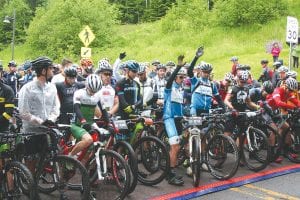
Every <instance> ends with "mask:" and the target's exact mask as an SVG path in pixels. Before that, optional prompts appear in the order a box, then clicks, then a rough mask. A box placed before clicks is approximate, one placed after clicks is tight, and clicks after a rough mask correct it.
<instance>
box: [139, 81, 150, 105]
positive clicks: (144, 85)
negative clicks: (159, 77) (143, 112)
mask: <svg viewBox="0 0 300 200" xmlns="http://www.w3.org/2000/svg"><path fill="white" fill-rule="evenodd" d="M138 83H139V84H140V87H141V96H142V97H143V104H146V105H151V104H152V103H153V93H154V92H153V85H154V82H153V80H152V79H151V78H147V79H146V80H145V81H143V82H141V81H140V80H138Z"/></svg>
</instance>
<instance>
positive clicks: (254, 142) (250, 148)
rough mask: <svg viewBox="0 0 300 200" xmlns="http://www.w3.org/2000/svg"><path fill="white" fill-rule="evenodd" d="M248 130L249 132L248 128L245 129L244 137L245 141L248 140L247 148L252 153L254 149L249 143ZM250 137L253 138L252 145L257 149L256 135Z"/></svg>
mask: <svg viewBox="0 0 300 200" xmlns="http://www.w3.org/2000/svg"><path fill="white" fill-rule="evenodd" d="M249 130H250V126H249V127H248V128H247V131H246V137H247V140H248V147H249V150H250V151H251V152H252V151H254V147H253V146H252V142H251V140H250V133H249ZM252 137H253V145H254V146H255V147H257V140H256V135H255V134H253V135H252Z"/></svg>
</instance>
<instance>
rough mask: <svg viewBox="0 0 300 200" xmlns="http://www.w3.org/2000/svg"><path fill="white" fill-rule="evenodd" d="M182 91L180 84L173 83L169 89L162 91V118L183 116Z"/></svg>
mask: <svg viewBox="0 0 300 200" xmlns="http://www.w3.org/2000/svg"><path fill="white" fill-rule="evenodd" d="M183 93H184V89H183V87H182V85H179V84H177V83H175V82H174V83H173V85H172V87H171V88H170V89H167V88H165V92H164V115H163V119H164V120H165V119H168V118H174V117H175V116H179V117H180V116H183Z"/></svg>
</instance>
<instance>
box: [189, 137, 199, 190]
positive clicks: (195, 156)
mask: <svg viewBox="0 0 300 200" xmlns="http://www.w3.org/2000/svg"><path fill="white" fill-rule="evenodd" d="M199 144H200V140H199V138H197V137H193V138H192V152H191V156H192V162H191V163H190V165H191V168H192V173H193V186H194V187H198V186H199V184H200V175H201V153H200V147H199Z"/></svg>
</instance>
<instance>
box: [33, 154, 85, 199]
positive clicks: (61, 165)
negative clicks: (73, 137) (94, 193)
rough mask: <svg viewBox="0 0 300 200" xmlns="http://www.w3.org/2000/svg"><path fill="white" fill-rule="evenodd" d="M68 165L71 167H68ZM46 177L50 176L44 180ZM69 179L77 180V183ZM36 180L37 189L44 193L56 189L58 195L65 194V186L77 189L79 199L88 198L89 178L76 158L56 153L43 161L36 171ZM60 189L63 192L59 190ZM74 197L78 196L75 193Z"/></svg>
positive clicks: (72, 189) (73, 189)
mask: <svg viewBox="0 0 300 200" xmlns="http://www.w3.org/2000/svg"><path fill="white" fill-rule="evenodd" d="M50 163H53V164H50ZM68 166H70V168H71V169H68ZM46 176H47V177H46ZM48 177H50V180H46V178H48ZM57 180H58V181H59V182H57ZM40 181H41V182H40ZM46 181H48V182H46ZM71 181H76V182H77V181H79V183H73V182H71ZM36 182H37V186H38V190H39V191H40V192H42V193H46V194H49V193H53V192H54V191H56V190H58V191H59V194H58V195H62V194H63V195H66V192H65V191H66V188H67V189H70V190H71V191H79V194H80V195H79V197H80V199H84V200H85V199H88V198H89V195H90V187H89V178H88V173H87V171H86V169H85V167H84V166H83V165H82V164H81V162H79V161H78V160H76V159H74V158H72V157H70V156H66V155H57V156H55V157H54V158H51V159H48V160H46V161H44V162H43V166H42V167H41V168H40V170H38V171H37V174H36ZM66 182H68V183H66ZM44 184H45V185H44ZM46 186H48V187H46ZM61 189H63V190H64V192H61V191H60V190H61ZM72 195H74V194H72ZM76 197H78V196H77V195H76ZM60 198H61V197H60Z"/></svg>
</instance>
